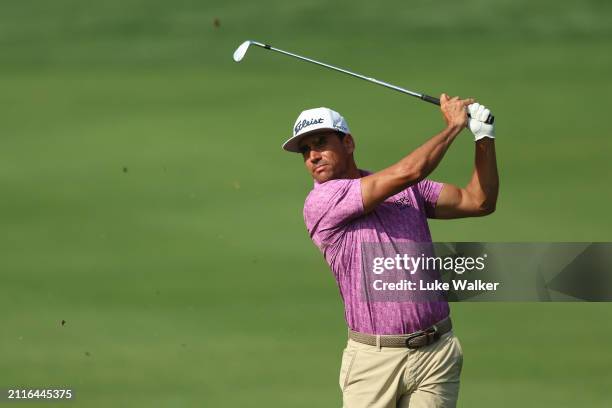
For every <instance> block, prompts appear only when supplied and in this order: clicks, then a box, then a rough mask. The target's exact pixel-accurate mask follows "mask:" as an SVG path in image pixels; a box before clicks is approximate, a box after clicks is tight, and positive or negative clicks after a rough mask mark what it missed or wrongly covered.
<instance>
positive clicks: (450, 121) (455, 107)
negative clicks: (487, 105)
mask: <svg viewBox="0 0 612 408" xmlns="http://www.w3.org/2000/svg"><path fill="white" fill-rule="evenodd" d="M472 103H474V99H473V98H468V99H459V97H458V96H455V97H453V98H450V97H449V96H448V95H447V94H445V93H443V94H442V95H440V110H442V115H444V120H445V121H446V125H447V127H450V128H456V129H463V128H464V127H466V126H467V123H468V116H467V106H468V105H471V104H472Z"/></svg>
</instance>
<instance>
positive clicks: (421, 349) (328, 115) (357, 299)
mask: <svg viewBox="0 0 612 408" xmlns="http://www.w3.org/2000/svg"><path fill="white" fill-rule="evenodd" d="M440 109H441V111H442V115H443V117H444V120H445V123H446V126H445V127H444V129H443V130H442V131H441V132H440V133H438V134H437V135H435V136H433V137H431V138H430V139H429V140H427V141H426V142H425V143H424V144H422V145H421V146H420V147H418V148H417V149H415V150H414V151H412V152H406V153H407V154H406V155H405V157H404V158H402V159H401V160H400V161H398V162H397V163H395V164H393V165H391V166H389V167H387V168H385V169H383V170H381V171H378V172H375V173H368V172H366V171H364V170H361V169H359V168H358V167H357V164H356V163H355V160H354V157H353V153H354V151H355V141H354V139H353V137H352V135H351V133H350V130H349V128H348V125H347V123H346V121H345V120H344V118H343V117H342V116H340V115H339V114H338V113H337V112H334V111H332V110H331V109H327V108H316V109H309V110H306V111H303V112H302V113H301V114H300V115H299V117H298V119H297V121H296V122H295V125H294V129H293V137H291V138H290V139H289V140H287V141H286V142H285V143H284V145H283V149H285V150H287V151H290V152H296V153H301V154H302V156H303V159H304V164H305V165H306V168H307V170H308V172H309V173H310V175H311V176H312V178H313V179H314V181H315V186H314V188H313V190H312V191H311V192H310V194H309V195H308V197H307V198H306V202H305V204H304V221H305V223H306V227H307V229H308V232H309V234H310V237H311V239H312V240H313V242H314V243H315V245H316V246H317V247H318V248H319V249H320V250H321V252H322V253H323V255H324V257H325V260H326V261H327V263H328V264H329V266H330V268H331V270H332V272H333V274H334V277H335V278H336V281H337V283H338V287H339V289H340V295H341V297H342V300H343V302H344V308H345V313H344V315H345V319H346V322H347V325H348V327H349V340H348V343H347V346H346V349H345V350H344V353H343V356H342V365H341V369H340V387H341V389H342V393H343V402H344V406H345V407H349V408H354V407H370V408H372V407H374V408H377V407H411V408H415V407H416V408H421V407H454V406H455V405H456V402H457V397H458V394H459V377H460V373H461V367H462V363H463V352H462V350H461V346H460V344H459V341H458V340H457V338H456V337H455V336H454V335H453V332H452V324H451V320H450V317H449V313H450V310H449V306H448V303H447V302H446V301H436V302H368V301H367V300H364V299H363V297H362V296H361V293H362V292H361V287H360V285H361V283H360V280H361V244H362V243H383V242H384V243H389V242H391V243H394V242H431V235H430V232H429V227H428V224H427V218H445V219H450V218H461V217H474V216H482V215H487V214H490V213H492V212H493V211H494V210H495V205H496V201H497V192H498V175H497V165H496V158H495V145H494V137H495V132H494V125H493V124H490V123H487V118H489V116H490V111H489V110H488V109H486V108H485V107H484V106H482V105H479V104H478V103H475V101H474V100H473V99H459V98H458V97H454V98H449V97H448V96H447V95H446V94H442V95H441V98H440ZM468 112H469V117H468ZM489 122H490V120H489ZM466 126H467V127H469V129H470V130H471V132H472V133H473V134H474V137H475V140H476V153H475V156H476V157H475V167H474V170H473V173H472V177H471V180H470V181H469V183H468V184H467V186H466V187H465V188H459V187H457V186H454V185H452V184H447V183H439V182H435V181H432V180H429V179H427V177H428V176H429V175H430V174H431V172H432V171H433V170H434V169H435V168H436V166H438V164H439V163H440V161H441V160H442V158H443V157H444V154H445V153H446V151H447V150H448V148H449V147H450V145H451V144H452V142H453V141H454V140H455V138H456V137H457V136H458V135H459V134H460V133H461V131H462V130H463V129H464V128H465V127H466ZM398 203H399V204H398ZM400 204H401V205H400Z"/></svg>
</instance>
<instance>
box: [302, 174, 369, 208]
mask: <svg viewBox="0 0 612 408" xmlns="http://www.w3.org/2000/svg"><path fill="white" fill-rule="evenodd" d="M360 183H361V182H360V179H336V180H329V181H326V182H325V183H322V184H317V185H316V186H315V187H314V188H313V189H312V190H311V191H310V193H309V194H308V196H307V197H306V205H307V204H309V203H313V202H316V201H329V200H331V199H333V198H334V196H337V195H339V194H342V193H343V192H345V191H346V190H348V189H351V188H354V186H355V185H357V186H359V187H360V186H361V184H360Z"/></svg>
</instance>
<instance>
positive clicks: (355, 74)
mask: <svg viewBox="0 0 612 408" xmlns="http://www.w3.org/2000/svg"><path fill="white" fill-rule="evenodd" d="M252 44H254V45H257V46H259V47H262V48H265V49H267V50H271V51H276V52H279V53H281V54H285V55H288V56H290V57H294V58H297V59H300V60H302V61H306V62H310V63H311V64H316V65H320V66H322V67H325V68H329V69H332V70H334V71H338V72H343V73H345V74H348V75H351V76H354V77H355V78H359V79H363V80H364V81H368V82H372V83H375V84H378V85H382V86H384V87H387V88H389V89H393V90H395V91H398V92H401V93H405V94H407V95H411V96H414V97H417V98H422V97H423V95H422V94H420V93H418V92H413V91H410V90H408V89H404V88H401V87H399V86H396V85H393V84H389V83H387V82H384V81H380V80H378V79H376V78H370V77H367V76H365V75H361V74H357V73H355V72H351V71H349V70H346V69H344V68H340V67H335V66H333V65H330V64H326V63H324V62H321V61H317V60H313V59H312V58H307V57H303V56H301V55H297V54H294V53H292V52H289V51H284V50H281V49H279V48H275V47H272V46H270V45H267V44H263V43H260V42H256V41H253V42H252Z"/></svg>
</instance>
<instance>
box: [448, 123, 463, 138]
mask: <svg viewBox="0 0 612 408" xmlns="http://www.w3.org/2000/svg"><path fill="white" fill-rule="evenodd" d="M463 128H464V126H462V125H460V124H448V125H446V129H445V132H447V133H449V134H451V135H453V136H457V135H458V134H459V133H461V131H462V130H463Z"/></svg>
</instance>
